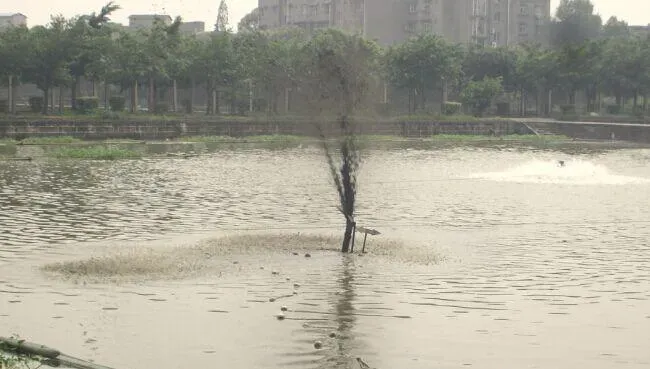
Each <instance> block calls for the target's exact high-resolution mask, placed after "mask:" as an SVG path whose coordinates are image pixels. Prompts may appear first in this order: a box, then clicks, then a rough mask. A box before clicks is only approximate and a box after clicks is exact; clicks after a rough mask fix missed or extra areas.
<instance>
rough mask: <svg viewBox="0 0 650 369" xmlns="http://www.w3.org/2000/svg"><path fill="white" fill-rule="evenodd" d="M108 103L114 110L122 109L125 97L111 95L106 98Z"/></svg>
mask: <svg viewBox="0 0 650 369" xmlns="http://www.w3.org/2000/svg"><path fill="white" fill-rule="evenodd" d="M108 105H109V106H110V107H111V110H112V111H114V112H120V111H124V107H125V106H126V98H125V97H124V96H111V97H110V98H109V99H108Z"/></svg>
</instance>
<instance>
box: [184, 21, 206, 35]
mask: <svg viewBox="0 0 650 369" xmlns="http://www.w3.org/2000/svg"><path fill="white" fill-rule="evenodd" d="M179 31H180V32H182V33H186V34H192V35H196V34H199V33H203V32H205V22H201V21H195V22H183V23H181V26H180V27H179Z"/></svg>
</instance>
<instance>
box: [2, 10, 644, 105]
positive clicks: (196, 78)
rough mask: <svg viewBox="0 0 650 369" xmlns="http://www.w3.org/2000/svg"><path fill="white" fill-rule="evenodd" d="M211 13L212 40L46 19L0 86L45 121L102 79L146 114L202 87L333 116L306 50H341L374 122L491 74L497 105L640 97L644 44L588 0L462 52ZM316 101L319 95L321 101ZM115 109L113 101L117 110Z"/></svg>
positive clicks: (9, 61)
mask: <svg viewBox="0 0 650 369" xmlns="http://www.w3.org/2000/svg"><path fill="white" fill-rule="evenodd" d="M219 8H220V12H219V17H218V18H219V19H218V22H217V23H218V25H217V29H218V32H216V33H210V34H206V35H196V36H195V35H192V36H189V35H183V34H182V33H181V32H179V27H180V18H177V19H176V20H175V21H174V22H173V23H172V24H171V25H167V24H164V23H163V22H160V21H157V22H156V23H155V24H154V26H153V27H151V28H149V29H143V30H140V31H138V32H131V31H127V30H124V29H122V28H121V27H116V26H114V25H112V24H111V23H110V16H111V14H112V12H114V11H115V10H117V9H118V7H117V6H116V5H114V4H113V3H108V4H107V5H106V6H104V7H103V8H102V9H101V10H100V11H99V12H97V13H91V14H85V15H80V16H77V17H73V18H70V19H64V18H62V17H54V18H52V19H51V21H50V23H49V24H47V25H45V26H35V27H33V28H31V29H27V28H25V27H10V28H7V29H4V30H3V31H2V32H0V85H2V86H6V85H7V81H8V77H9V76H11V77H12V80H13V81H14V84H15V85H20V84H24V83H35V84H36V85H37V87H38V88H40V89H41V90H42V91H43V92H44V93H43V97H42V102H41V103H40V104H37V105H38V106H39V109H41V111H42V112H44V113H46V112H47V105H48V101H47V99H48V94H46V92H48V91H50V90H51V89H52V88H59V87H62V88H64V89H70V90H71V92H72V93H71V95H72V98H71V101H70V102H66V104H67V103H71V105H72V106H73V107H75V108H80V109H82V110H85V105H84V102H80V104H81V105H82V106H81V107H80V106H78V105H79V104H77V101H76V100H77V99H76V96H77V90H78V88H77V86H78V84H79V82H80V81H81V80H82V79H83V80H87V81H94V82H108V83H110V84H113V85H116V86H117V87H119V88H120V89H121V90H122V91H124V93H126V91H127V90H131V89H132V88H134V87H135V86H136V84H137V85H138V86H139V87H140V90H139V91H142V90H145V91H146V92H145V94H149V104H148V106H150V107H152V109H151V111H152V112H159V111H160V109H158V104H157V101H156V100H157V99H158V98H159V97H160V95H159V94H157V93H156V91H161V90H165V89H167V88H169V87H171V86H173V85H176V86H178V88H180V89H186V88H190V87H195V88H204V89H205V94H197V96H202V95H208V101H211V99H210V96H211V95H212V93H214V92H217V91H218V92H219V95H218V96H219V97H220V98H221V101H220V105H224V104H229V105H230V106H231V107H233V108H234V110H235V111H237V112H238V113H240V114H243V113H246V114H248V104H249V100H248V93H249V92H250V91H252V92H253V102H254V104H253V107H254V110H256V111H258V112H259V113H262V112H264V113H266V114H273V115H275V114H287V111H285V106H286V104H285V103H286V101H289V106H290V110H291V112H290V114H302V115H305V114H307V115H314V114H321V112H322V114H330V115H335V114H336V112H338V110H337V109H339V108H341V106H340V105H336V104H335V101H334V100H333V99H332V97H333V96H334V95H333V94H332V91H334V90H335V89H334V87H336V86H334V85H333V84H332V80H331V78H329V77H331V75H332V73H333V72H334V71H333V70H332V69H331V68H329V69H327V68H325V69H320V67H323V66H322V65H320V66H319V65H318V63H319V61H322V60H327V58H322V56H323V55H321V54H319V53H318V52H315V50H321V51H323V52H325V51H327V52H332V53H333V55H342V54H340V53H341V52H342V51H344V50H351V51H353V52H354V53H353V54H351V56H347V57H339V59H340V60H336V62H339V61H344V62H345V63H346V64H345V66H346V67H353V68H354V70H355V71H356V72H355V73H359V78H358V80H363V81H365V82H364V83H366V86H364V87H363V89H365V91H366V92H368V93H367V94H366V96H373V99H374V100H373V101H372V104H370V103H368V101H357V102H355V103H358V104H366V103H367V104H366V105H365V107H364V109H365V110H364V111H367V112H370V113H373V114H377V115H380V116H382V115H387V114H389V113H391V112H394V113H398V112H402V111H405V110H406V109H405V108H406V104H407V102H408V112H409V114H411V113H414V112H416V111H417V112H418V113H422V114H428V113H429V112H431V111H433V110H437V108H438V106H440V105H439V104H440V103H441V101H442V99H441V95H442V94H441V92H442V89H443V87H445V88H446V90H445V91H446V92H447V93H448V98H449V99H452V100H453V99H458V96H459V94H460V92H462V91H465V90H468V85H469V84H470V83H472V82H474V84H472V87H471V89H474V88H475V87H476V84H475V83H476V82H482V81H484V79H486V78H490V79H497V78H501V81H502V87H503V91H504V95H503V98H504V101H509V102H511V103H514V101H513V100H511V99H516V98H518V97H519V96H522V95H523V96H528V98H529V100H532V99H537V100H538V101H541V102H546V101H547V99H546V97H545V96H548V92H549V90H552V91H553V93H552V96H553V97H554V98H555V97H557V96H562V95H564V96H566V100H567V101H566V102H567V103H569V104H574V103H575V101H574V96H576V95H578V94H581V93H585V94H586V96H587V100H588V101H590V102H591V105H592V107H591V110H592V111H593V107H594V106H600V104H595V100H596V99H597V98H598V97H599V96H613V97H615V98H616V100H617V104H619V105H621V106H623V105H624V104H625V102H626V99H637V100H638V99H639V98H643V96H644V95H648V94H650V38H647V37H638V36H635V35H633V34H632V32H631V31H630V27H629V26H628V25H627V24H626V23H625V22H623V21H620V20H618V19H617V18H616V17H612V18H610V19H609V20H608V21H607V22H606V24H605V25H603V26H601V23H602V21H601V19H600V17H599V16H598V15H597V14H595V13H594V8H593V4H592V3H591V2H590V1H589V0H563V1H562V2H561V4H560V7H559V8H558V9H557V12H556V14H555V18H554V20H553V22H552V24H551V27H550V29H551V30H552V31H553V32H552V36H553V37H552V41H553V42H552V43H551V46H552V47H548V46H549V45H546V43H542V44H539V45H537V44H530V45H529V44H524V45H517V46H509V47H496V48H492V47H479V46H470V47H461V46H458V45H456V44H452V43H450V42H448V41H445V40H443V39H442V38H440V37H437V36H433V35H420V36H418V37H414V38H412V39H410V40H408V41H406V42H404V43H402V44H399V45H394V46H392V47H389V48H386V49H384V50H382V49H380V48H379V47H378V46H377V45H376V44H374V42H371V41H368V40H362V39H361V38H358V37H357V38H355V37H352V36H350V35H346V34H344V33H341V35H338V34H336V32H330V31H326V32H323V31H316V32H314V33H312V34H309V33H307V32H306V31H304V30H302V29H300V28H298V27H288V28H280V29H275V30H272V31H266V30H260V29H259V24H258V15H259V11H257V10H254V11H253V12H251V13H250V14H248V15H247V16H246V17H244V18H243V19H242V20H241V22H240V23H239V28H240V31H241V32H238V33H237V34H234V33H232V32H231V31H230V28H229V26H228V19H227V18H228V17H227V4H226V1H221V3H220V4H219ZM546 31H547V30H543V32H546ZM311 36H313V37H311ZM364 49H367V50H365V51H364ZM330 59H331V60H332V61H334V57H331V58H330ZM344 59H349V60H344ZM332 65H335V64H332ZM317 67H318V68H317ZM315 70H320V71H321V72H326V73H321V72H319V73H314V71H315ZM326 77H327V78H326ZM328 78H329V79H328ZM319 79H323V80H320V81H319ZM384 82H388V89H387V97H388V100H389V101H390V102H389V103H388V104H384V105H378V104H377V103H378V101H380V96H382V95H383V91H378V90H379V89H382V90H383V83H384ZM151 87H153V88H151ZM373 89H376V90H375V91H373ZM289 90H290V91H291V92H287V91H289ZM287 95H289V97H288V98H287V97H286V96H287ZM321 95H323V96H324V97H325V98H324V99H322V101H319V99H320V97H321ZM407 95H408V96H407ZM186 96H187V95H184V94H181V98H182V100H181V101H182V105H183V107H184V108H185V109H184V110H185V111H186V112H190V110H191V109H189V107H190V105H197V104H196V103H195V102H194V101H189V100H188V99H185V97H186ZM224 99H227V100H228V101H223V100H224ZM81 100H83V99H81ZM500 101H501V100H500ZM200 104H201V105H203V104H204V102H203V101H201V102H200ZM398 104H403V105H404V106H398ZM124 105H125V104H113V103H112V104H111V106H112V108H113V109H114V110H117V111H122V110H124ZM513 106H514V104H513ZM431 107H434V108H431ZM470 107H471V106H470ZM210 108H211V107H209V110H210ZM217 108H218V107H217ZM443 109H445V108H444V107H443ZM209 113H211V114H212V113H218V111H214V112H212V111H209ZM638 113H639V114H641V113H642V112H638Z"/></svg>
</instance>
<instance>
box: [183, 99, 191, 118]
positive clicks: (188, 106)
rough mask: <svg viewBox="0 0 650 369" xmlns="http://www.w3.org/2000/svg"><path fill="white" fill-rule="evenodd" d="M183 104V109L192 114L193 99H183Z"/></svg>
mask: <svg viewBox="0 0 650 369" xmlns="http://www.w3.org/2000/svg"><path fill="white" fill-rule="evenodd" d="M181 105H182V106H183V111H184V112H185V113H187V114H191V113H192V110H193V106H192V101H190V99H183V100H182V101H181Z"/></svg>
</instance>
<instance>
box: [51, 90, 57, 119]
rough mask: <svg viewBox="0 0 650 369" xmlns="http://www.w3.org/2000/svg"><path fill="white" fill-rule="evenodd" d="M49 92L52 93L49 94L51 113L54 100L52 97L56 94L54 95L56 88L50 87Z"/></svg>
mask: <svg viewBox="0 0 650 369" xmlns="http://www.w3.org/2000/svg"><path fill="white" fill-rule="evenodd" d="M50 93H51V94H52V95H51V96H50V111H51V112H52V113H54V101H55V99H54V97H55V96H56V95H55V94H56V89H54V88H51V89H50Z"/></svg>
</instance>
